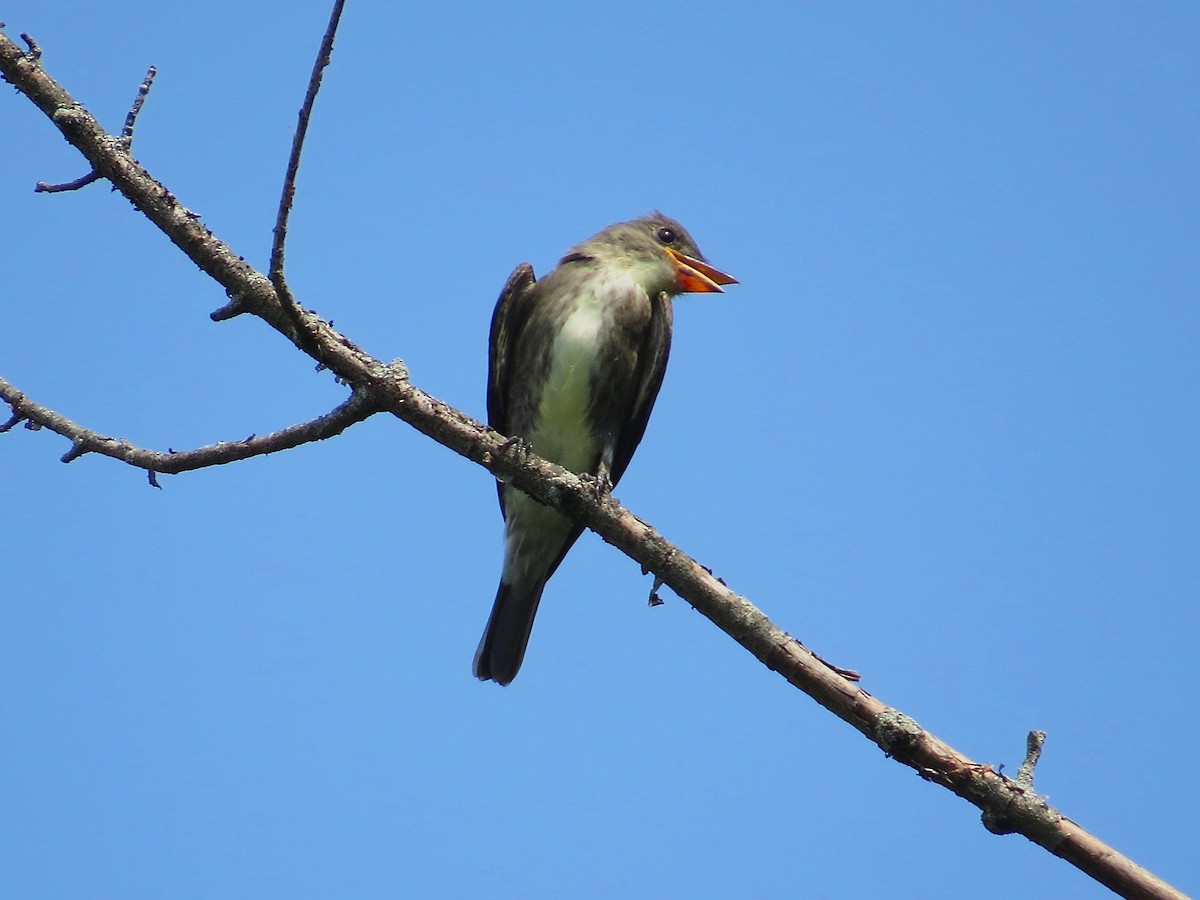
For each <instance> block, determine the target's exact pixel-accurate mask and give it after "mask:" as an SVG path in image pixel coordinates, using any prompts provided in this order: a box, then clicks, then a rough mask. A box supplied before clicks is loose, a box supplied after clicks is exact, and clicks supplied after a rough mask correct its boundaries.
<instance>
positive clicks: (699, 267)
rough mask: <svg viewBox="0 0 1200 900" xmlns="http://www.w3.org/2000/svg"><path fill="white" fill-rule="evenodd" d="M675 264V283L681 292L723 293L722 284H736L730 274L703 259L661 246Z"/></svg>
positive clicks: (735, 280)
mask: <svg viewBox="0 0 1200 900" xmlns="http://www.w3.org/2000/svg"><path fill="white" fill-rule="evenodd" d="M663 249H664V250H665V251H666V253H667V256H669V257H671V262H672V263H673V264H674V266H675V284H676V286H677V287H678V288H679V292H680V293H681V294H711V293H713V292H718V293H724V291H723V290H722V288H721V285H723V284H737V283H738V280H737V279H736V278H734V277H733V276H732V275H726V274H725V273H724V272H722V271H721V270H720V269H714V268H713V267H712V266H710V265H709V264H708V263H706V262H704V261H703V260H699V259H696V258H695V257H694V256H685V255H684V254H682V253H680V252H679V251H678V250H675V249H673V248H671V247H664V248H663Z"/></svg>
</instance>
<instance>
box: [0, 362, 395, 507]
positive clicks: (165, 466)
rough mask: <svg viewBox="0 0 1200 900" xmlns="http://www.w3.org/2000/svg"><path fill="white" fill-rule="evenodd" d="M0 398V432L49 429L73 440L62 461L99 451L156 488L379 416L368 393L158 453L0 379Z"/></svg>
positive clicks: (67, 461) (343, 429)
mask: <svg viewBox="0 0 1200 900" xmlns="http://www.w3.org/2000/svg"><path fill="white" fill-rule="evenodd" d="M0 399H2V400H4V401H5V402H6V403H7V404H8V405H9V406H10V407H12V411H13V414H12V417H11V418H9V420H8V421H7V422H5V423H4V424H3V425H0V433H3V432H5V431H9V430H11V429H12V428H13V426H15V425H16V424H18V423H19V422H22V421H25V422H27V423H28V424H27V425H26V427H27V428H33V429H35V430H36V429H38V428H48V429H49V430H50V431H53V432H54V433H55V434H61V435H62V436H63V437H65V438H67V439H69V440H70V441H71V449H70V450H68V451H67V452H66V453H65V454H63V457H62V461H63V462H65V463H69V462H74V461H75V460H76V459H78V458H79V457H81V456H83V455H84V454H85V453H99V454H100V455H102V456H109V457H112V458H113V459H119V460H121V461H122V462H126V463H129V465H131V466H137V467H138V468H139V469H146V470H147V471H148V472H149V475H150V484H152V485H153V486H154V487H158V486H159V485H158V479H157V478H156V477H155V476H156V475H177V474H178V473H180V472H190V471H192V470H194V469H204V468H207V467H208V466H223V465H225V464H226V463H231V462H237V461H238V460H242V459H249V458H250V457H252V456H264V455H266V454H267V453H277V452H278V451H280V450H290V449H292V448H293V447H299V446H300V445H301V444H310V443H312V442H313V441H323V440H325V439H326V438H331V437H333V436H334V435H336V434H341V433H342V432H343V431H345V430H346V429H347V428H349V427H350V426H351V425H354V424H356V423H358V422H361V421H363V420H364V419H367V418H369V417H370V416H373V415H374V414H375V413H377V412H379V409H378V408H377V407H373V406H372V405H371V403H370V402H369V400H368V399H367V397H366V395H364V394H362V393H359V392H354V393H352V394H351V395H350V397H349V399H347V400H346V402H344V403H342V404H341V405H340V406H338V407H337V408H335V409H334V410H332V411H331V412H328V413H326V414H325V415H323V416H320V417H319V418H316V419H313V420H312V421H311V422H303V423H301V424H299V425H292V426H290V427H288V428H284V429H283V430H282V431H276V432H274V433H273V434H268V435H266V436H264V437H258V436H257V435H253V434H252V435H250V437H248V438H246V439H244V440H241V441H233V442H228V441H221V442H220V443H218V444H213V445H210V446H208V447H200V448H198V449H196V450H183V451H179V452H176V451H174V450H168V451H167V452H166V453H159V452H158V451H156V450H145V449H143V448H141V447H136V446H134V445H133V444H131V443H129V441H127V440H125V439H123V438H113V437H108V436H106V435H103V434H100V433H99V432H96V431H92V430H90V429H88V428H84V427H83V426H82V425H79V424H78V423H76V422H72V421H71V420H70V419H68V418H67V417H66V416H64V415H61V414H60V413H57V412H55V411H54V410H52V409H48V408H47V407H45V406H42V405H40V404H38V403H35V402H34V401H32V400H30V399H29V398H28V397H27V396H25V394H23V393H21V391H19V390H17V388H16V386H15V385H13V384H12V383H11V382H9V381H6V380H5V379H3V378H0Z"/></svg>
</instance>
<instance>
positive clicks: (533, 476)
mask: <svg viewBox="0 0 1200 900" xmlns="http://www.w3.org/2000/svg"><path fill="white" fill-rule="evenodd" d="M0 72H2V73H3V75H4V77H5V79H6V80H8V81H10V82H11V83H12V84H13V85H14V86H16V87H17V88H18V90H20V91H21V92H22V93H25V94H26V95H27V96H29V98H30V99H31V100H32V101H33V102H34V103H35V104H36V105H37V106H38V107H39V108H40V109H42V111H43V112H45V114H46V115H47V116H49V117H50V119H51V120H52V121H53V122H54V124H55V125H56V126H57V127H58V128H59V130H60V131H61V132H62V133H63V135H64V136H65V137H66V138H67V140H68V141H70V142H71V143H72V144H73V145H74V146H75V147H77V148H78V149H79V150H80V152H81V153H83V155H84V156H85V157H86V158H87V159H88V160H89V161H90V162H91V163H92V165H93V167H94V168H95V169H96V170H97V171H98V172H100V173H101V174H102V175H103V176H104V177H105V178H108V179H109V180H111V181H112V183H113V184H114V185H115V186H116V187H117V189H118V190H120V191H121V192H122V193H123V194H124V195H125V196H126V197H128V198H129V200H130V201H131V202H132V203H133V204H134V205H135V206H136V207H137V208H138V209H140V210H141V211H142V212H143V213H144V214H145V215H146V216H147V217H148V218H149V219H150V220H151V221H152V222H154V223H155V224H156V225H157V226H158V227H159V228H160V229H161V230H162V231H163V232H164V233H165V234H166V235H167V236H168V237H169V238H170V239H171V240H172V241H173V242H174V243H175V244H176V245H177V246H179V247H180V249H182V250H183V251H184V253H186V254H187V255H188V257H189V258H191V259H192V260H193V261H194V262H195V263H196V264H197V265H198V266H199V267H200V268H201V269H203V270H204V271H205V272H207V273H209V274H210V275H211V276H212V277H213V278H214V279H215V280H216V281H217V282H218V283H219V284H221V285H222V287H224V288H225V290H226V291H227V293H228V294H229V296H230V297H231V298H232V303H230V304H228V305H227V306H225V307H223V308H222V309H220V310H218V311H217V312H216V313H214V314H213V318H214V319H215V320H218V321H219V320H221V319H224V318H230V317H232V316H233V315H237V314H238V313H240V312H246V311H248V312H253V313H255V314H256V315H258V316H260V317H262V318H263V319H264V320H266V321H267V322H268V323H269V324H271V325H272V326H273V327H274V328H276V329H277V330H279V331H280V332H281V333H283V334H285V335H286V336H288V337H289V339H291V340H292V341H293V343H295V344H296V345H297V346H299V347H300V349H302V350H304V352H306V353H308V354H309V355H310V356H312V357H313V358H314V359H316V360H318V362H320V363H321V364H322V365H324V366H327V367H328V368H329V369H331V370H332V371H333V372H334V373H335V374H336V375H337V376H338V377H339V378H340V379H341V380H343V381H344V382H346V383H348V384H351V385H353V386H354V388H355V392H356V395H360V394H361V395H363V396H365V397H366V398H367V399H366V401H365V402H366V403H367V405H368V406H369V407H371V408H376V407H378V408H381V409H383V410H386V411H389V412H391V413H393V414H394V415H395V416H397V417H398V418H400V419H402V420H403V421H405V422H407V423H408V424H410V425H412V426H413V427H414V428H416V429H417V430H418V431H420V432H421V433H423V434H425V435H427V436H429V437H431V438H433V439H434V440H436V441H438V442H439V443H440V444H442V445H443V446H446V447H448V448H450V449H451V450H453V451H454V452H456V453H458V454H460V455H462V456H464V457H466V458H467V459H470V460H472V461H473V462H475V463H477V464H479V465H481V466H483V467H484V468H486V469H487V470H488V471H489V472H491V473H492V474H493V475H495V476H496V477H497V478H499V479H501V480H505V481H508V482H510V483H512V484H513V485H515V486H516V487H517V488H519V489H520V490H522V491H524V492H526V493H528V494H530V495H531V496H533V497H536V498H537V499H538V500H540V501H542V502H543V503H546V504H547V505H549V506H552V507H554V508H555V509H557V510H560V511H561V512H563V513H564V514H565V515H567V516H569V517H570V518H571V519H573V520H574V521H576V522H580V523H582V524H584V525H586V526H587V527H588V528H590V529H592V530H593V531H595V532H596V533H598V534H599V535H600V536H601V537H603V538H604V540H606V541H608V542H609V543H610V544H612V545H614V546H615V547H617V548H618V549H620V550H621V551H622V552H624V553H625V554H626V555H627V556H629V557H631V558H632V559H634V560H636V561H637V562H638V563H640V564H641V565H642V567H643V568H644V569H646V570H647V571H650V572H653V573H654V574H655V576H656V577H657V578H659V579H661V580H662V582H663V583H665V584H667V585H668V586H670V587H671V589H672V590H673V591H675V592H676V593H677V594H678V595H679V596H681V597H683V598H684V599H685V600H687V601H688V602H689V603H690V604H691V605H692V606H694V607H695V608H696V609H697V610H699V611H700V612H701V613H702V614H703V615H704V616H706V617H707V618H708V619H710V620H711V621H712V622H713V623H714V624H716V625H717V627H719V628H720V629H721V630H723V631H724V632H726V633H727V634H728V635H729V636H730V637H732V638H733V639H734V640H735V641H737V642H738V643H739V644H741V645H742V646H743V647H744V648H745V649H746V650H748V651H749V652H750V653H752V654H753V655H754V656H755V657H756V658H757V659H759V660H760V661H761V662H762V663H763V664H764V665H766V666H767V667H768V668H770V669H772V670H773V671H776V672H779V673H780V674H781V675H782V676H783V677H784V678H786V679H787V680H788V681H789V682H790V683H791V684H793V685H795V686H796V687H798V688H799V689H800V690H802V691H804V692H805V693H806V694H808V695H809V696H810V697H812V698H813V699H814V700H816V701H817V702H818V703H819V704H821V705H822V706H824V707H825V708H826V709H828V710H830V711H831V712H833V713H834V714H835V715H837V716H838V717H839V718H841V719H842V720H843V721H845V722H847V723H849V724H850V725H852V726H853V727H854V728H856V729H857V730H858V731H860V732H861V733H862V734H863V735H865V736H866V737H867V738H868V739H870V740H871V741H872V742H874V743H875V744H876V745H878V746H879V747H880V748H881V749H882V750H883V751H884V752H885V753H886V754H887V755H888V756H890V757H892V758H893V759H895V760H896V761H897V762H900V763H902V764H904V765H906V766H909V767H910V768H912V769H914V770H916V772H917V773H918V774H919V775H921V777H922V778H924V779H926V780H927V781H931V782H934V783H936V784H939V785H941V786H943V787H945V788H947V789H948V790H950V791H953V792H954V793H955V794H957V795H958V796H960V797H962V798H963V799H965V800H967V801H968V802H970V803H972V804H974V805H975V806H976V807H978V808H979V809H981V810H983V811H985V813H986V814H988V815H989V816H990V817H992V821H999V822H1004V823H1005V827H1006V828H1008V827H1009V826H1011V830H1012V831H1015V832H1019V833H1020V834H1023V835H1025V837H1027V838H1028V839H1029V840H1031V841H1033V842H1034V843H1037V844H1039V845H1041V846H1042V847H1045V848H1046V849H1047V850H1049V851H1050V852H1052V853H1054V854H1055V855H1057V856H1060V857H1062V858H1063V859H1066V860H1067V861H1069V862H1070V863H1072V864H1073V865H1075V866H1077V867H1078V868H1080V869H1081V870H1082V871H1084V872H1086V873H1087V874H1088V875H1090V876H1091V877H1092V878H1094V879H1096V880H1097V881H1099V882H1100V883H1102V884H1104V885H1106V886H1107V887H1109V888H1111V889H1112V890H1114V891H1116V892H1117V893H1119V894H1121V895H1122V896H1125V897H1155V898H1182V897H1183V896H1184V895H1183V894H1181V893H1180V892H1178V891H1176V890H1175V889H1174V888H1172V887H1170V886H1169V885H1167V884H1166V883H1165V882H1163V881H1162V880H1161V879H1159V878H1157V877H1156V876H1155V875H1153V874H1152V873H1150V872H1148V871H1147V870H1146V869H1144V868H1142V867H1140V866H1138V865H1137V864H1136V863H1134V862H1132V861H1131V860H1129V859H1127V858H1126V857H1124V856H1121V855H1120V854H1119V853H1117V852H1116V851H1115V850H1113V849H1112V848H1110V847H1108V846H1106V845H1105V844H1103V843H1102V842H1101V841H1099V840H1098V839H1097V838H1095V837H1094V836H1092V835H1091V834H1089V833H1088V832H1086V831H1085V830H1083V829H1082V828H1080V827H1079V826H1078V825H1077V824H1076V823H1074V822H1073V821H1071V820H1070V819H1068V818H1066V817H1065V816H1063V815H1062V814H1061V813H1060V812H1058V811H1057V810H1055V809H1053V808H1052V807H1051V806H1049V804H1048V803H1046V801H1045V800H1044V798H1041V797H1038V796H1037V795H1036V794H1035V793H1034V792H1033V791H1032V785H1031V784H1030V785H1025V784H1022V783H1021V782H1020V781H1014V780H1011V779H1009V778H1006V777H1005V776H1003V775H1001V774H1000V773H998V772H996V771H994V770H993V769H992V767H991V766H990V765H987V764H983V763H977V762H975V761H973V760H971V759H970V758H968V757H966V756H964V755H963V754H961V753H959V752H958V751H956V750H954V749H953V748H952V747H950V746H949V745H948V744H946V743H945V742H943V741H941V740H940V739H938V738H937V737H935V736H934V735H932V734H931V733H929V732H927V731H925V730H924V729H922V728H921V727H920V726H919V725H918V724H917V723H916V722H915V721H913V720H912V719H911V718H909V717H908V716H905V715H904V714H903V713H901V712H899V711H898V710H896V709H894V708H892V707H889V706H887V705H886V704H884V703H883V702H881V701H880V700H878V699H876V698H875V697H872V696H871V695H870V694H868V693H867V692H866V691H864V690H862V689H861V688H859V687H857V686H856V685H854V684H853V683H851V682H850V681H848V680H846V679H845V678H843V677H841V676H839V675H838V674H837V673H836V672H835V671H834V670H833V669H831V668H830V667H829V666H828V665H826V664H825V663H823V662H822V661H821V660H820V659H819V658H818V657H816V656H815V655H814V654H813V653H811V652H810V651H809V650H807V649H806V648H805V647H803V646H802V645H801V644H800V643H799V641H797V640H795V639H794V638H792V637H791V636H790V635H788V634H787V633H786V632H784V631H782V630H781V629H780V628H778V627H777V626H776V625H775V624H774V623H772V622H771V621H770V620H769V619H768V618H767V617H766V615H764V614H763V613H762V611H761V610H759V609H758V608H757V607H755V606H754V605H753V604H751V603H750V601H749V600H747V599H746V598H745V597H742V596H740V595H738V594H736V593H734V592H733V591H732V590H730V589H729V588H728V587H726V586H725V585H724V584H723V583H722V582H721V581H720V580H719V579H717V578H715V577H714V576H713V575H712V573H711V572H709V571H708V570H707V569H706V568H704V567H703V566H701V565H700V564H699V563H698V562H696V560H694V559H692V558H691V557H690V556H688V555H687V554H686V553H684V552H683V551H682V550H680V549H679V548H677V547H675V546H674V545H672V544H670V543H669V542H667V541H666V540H665V539H664V538H663V537H662V536H661V535H660V534H659V533H658V532H657V531H655V530H654V529H653V528H652V527H651V526H650V525H648V524H647V523H646V522H644V521H643V520H641V519H639V518H638V517H637V516H635V515H633V514H632V513H630V512H629V511H628V510H626V509H624V508H623V507H622V506H621V505H620V503H619V502H618V501H617V500H616V499H615V498H613V497H611V496H606V497H603V498H600V499H597V497H596V492H595V489H594V486H593V485H592V484H590V483H589V482H586V481H584V480H582V479H580V478H579V477H577V476H576V475H574V474H572V473H570V472H568V471H567V470H565V469H563V468H561V467H559V466H556V465H553V464H551V463H548V462H546V461H545V460H543V459H540V458H538V457H536V456H534V455H533V454H531V453H523V452H519V451H516V450H514V447H513V445H512V443H511V442H509V441H508V440H507V439H506V438H505V437H504V436H502V435H499V434H497V433H496V432H494V431H492V430H491V429H489V428H487V427H486V426H484V425H482V424H481V423H479V422H476V421H475V420H473V419H471V418H470V417H468V416H466V415H464V414H463V413H461V412H459V411H458V410H456V409H454V408H452V407H450V406H448V405H446V404H445V403H443V402H441V401H440V400H438V399H436V398H435V397H432V396H430V395H429V394H427V393H425V392H424V391H422V390H420V389H419V388H417V387H415V386H414V385H412V384H411V383H409V381H408V377H407V372H406V371H405V369H404V367H403V364H402V363H399V362H396V363H393V364H391V365H385V364H383V363H381V362H380V361H378V360H376V359H374V358H372V357H371V356H370V355H368V354H367V353H365V352H364V351H362V350H361V349H359V348H358V347H356V346H355V345H354V344H353V343H351V342H350V341H349V340H347V339H346V338H345V337H343V336H342V335H340V334H339V333H337V332H336V331H334V330H333V328H332V327H331V326H329V325H328V324H327V323H325V322H323V321H321V320H320V319H319V318H317V317H316V316H315V315H313V314H311V313H307V312H303V311H301V312H300V313H299V327H300V328H302V329H304V330H306V331H308V332H309V333H310V334H311V335H312V338H313V340H312V344H311V346H303V344H307V343H308V342H307V341H303V342H301V341H300V340H298V339H297V334H296V332H297V323H295V322H293V321H292V320H291V318H290V317H289V316H287V315H286V314H285V313H284V312H283V310H282V307H281V303H280V300H279V297H278V293H277V291H276V289H275V288H274V287H273V286H272V284H271V282H270V280H269V279H268V278H266V277H264V276H263V275H262V274H261V273H259V272H256V271H255V270H254V269H253V268H251V267H250V266H249V265H247V264H246V263H245V262H244V261H242V260H241V259H240V258H239V257H238V256H237V254H235V253H234V252H233V251H232V250H231V249H230V248H229V247H227V246H226V245H225V244H223V243H222V242H221V241H219V240H218V239H217V238H216V237H215V236H214V235H213V234H212V233H211V232H210V231H209V230H208V229H207V228H205V227H204V226H203V225H201V224H200V222H199V221H198V219H197V217H196V216H195V215H194V214H192V213H190V212H188V211H187V210H186V209H185V208H183V207H182V206H181V205H180V204H179V202H178V201H177V200H176V199H175V197H174V196H173V195H172V194H171V193H170V192H169V191H167V189H166V188H165V187H163V186H162V185H161V184H159V183H158V182H157V181H155V180H154V179H153V178H152V177H151V176H150V175H149V173H147V172H146V170H145V169H143V168H142V167H141V166H140V165H139V164H137V163H136V162H135V161H134V160H133V159H132V158H130V156H129V154H128V151H127V150H126V149H125V148H124V147H122V146H121V143H120V140H119V139H117V138H112V137H110V136H108V135H107V134H105V133H104V131H103V129H101V128H100V126H99V125H98V124H97V123H96V122H95V120H94V119H93V118H92V117H91V116H90V115H89V114H88V113H87V111H86V110H84V109H83V107H82V106H80V105H79V104H78V103H76V102H75V101H74V100H73V99H72V98H71V97H70V95H69V94H67V92H66V91H64V90H63V89H62V87H61V86H59V85H58V84H57V83H56V82H55V81H54V80H53V79H51V78H50V77H49V76H48V75H47V74H46V73H45V72H44V71H43V70H42V68H41V66H40V64H39V63H38V61H37V59H36V58H34V57H33V56H32V55H31V54H27V53H25V52H23V51H22V50H21V49H20V48H19V47H18V46H17V45H16V44H14V43H13V42H12V41H10V40H9V39H8V38H7V37H6V36H5V35H4V34H3V33H2V32H0Z"/></svg>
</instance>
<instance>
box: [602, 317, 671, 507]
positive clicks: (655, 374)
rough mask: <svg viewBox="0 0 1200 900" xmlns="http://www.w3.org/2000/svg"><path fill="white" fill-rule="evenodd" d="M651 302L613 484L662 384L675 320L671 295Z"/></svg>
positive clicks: (643, 428) (612, 474) (641, 432)
mask: <svg viewBox="0 0 1200 900" xmlns="http://www.w3.org/2000/svg"><path fill="white" fill-rule="evenodd" d="M650 303H651V306H652V313H651V317H650V327H649V328H647V329H646V336H645V338H644V339H643V341H642V346H641V347H640V348H639V352H638V364H637V372H636V373H635V375H634V381H633V386H634V392H635V393H634V396H635V397H636V399H635V400H634V403H633V406H632V407H631V408H630V412H629V419H628V423H627V424H626V425H625V427H624V428H622V429H621V431H620V433H619V434H618V435H617V446H616V449H615V450H614V451H613V464H612V472H610V473H609V477H610V478H611V479H612V483H613V484H616V483H617V482H618V481H620V480H621V476H622V475H623V474H624V473H625V468H626V467H627V466H628V465H629V460H631V459H632V458H633V451H634V450H636V449H637V446H638V444H640V443H641V442H642V435H644V434H645V433H646V423H647V422H648V421H649V420H650V412H651V410H653V409H654V401H655V400H657V399H658V389H659V388H660V387H662V382H663V373H664V372H665V371H666V369H667V357H668V356H670V354H671V328H672V324H673V322H674V313H673V311H672V308H671V298H670V297H668V296H667V295H666V294H658V295H657V296H654V297H651V298H650Z"/></svg>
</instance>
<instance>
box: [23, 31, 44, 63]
mask: <svg viewBox="0 0 1200 900" xmlns="http://www.w3.org/2000/svg"><path fill="white" fill-rule="evenodd" d="M21 40H23V41H24V42H25V45H26V46H27V47H29V58H30V59H32V60H34V61H35V62H36V61H37V60H39V59H41V58H42V48H41V47H39V46H38V43H37V41H35V40H34V39H33V38H31V37H30V36H29V35H28V34H26V33H25V32H24V31H22V32H21Z"/></svg>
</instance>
